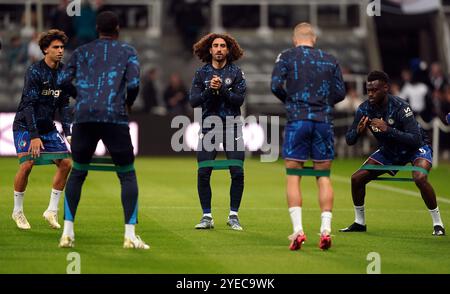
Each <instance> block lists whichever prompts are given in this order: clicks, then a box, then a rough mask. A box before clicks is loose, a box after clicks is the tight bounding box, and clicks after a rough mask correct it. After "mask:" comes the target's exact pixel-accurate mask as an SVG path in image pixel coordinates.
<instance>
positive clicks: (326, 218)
mask: <svg viewBox="0 0 450 294" xmlns="http://www.w3.org/2000/svg"><path fill="white" fill-rule="evenodd" d="M332 216H333V214H332V213H331V211H324V212H322V214H321V218H322V225H321V226H320V233H321V234H322V233H328V234H331V218H332Z"/></svg>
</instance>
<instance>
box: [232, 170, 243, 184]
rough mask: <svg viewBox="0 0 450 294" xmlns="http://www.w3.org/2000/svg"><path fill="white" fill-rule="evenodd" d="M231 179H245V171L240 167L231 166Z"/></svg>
mask: <svg viewBox="0 0 450 294" xmlns="http://www.w3.org/2000/svg"><path fill="white" fill-rule="evenodd" d="M230 174H231V179H232V180H233V181H239V182H241V181H242V182H243V181H244V171H243V170H242V168H240V167H231V168H230Z"/></svg>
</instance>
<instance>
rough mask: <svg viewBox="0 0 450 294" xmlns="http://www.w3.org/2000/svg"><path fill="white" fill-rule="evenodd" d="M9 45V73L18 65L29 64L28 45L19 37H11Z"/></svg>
mask: <svg viewBox="0 0 450 294" xmlns="http://www.w3.org/2000/svg"><path fill="white" fill-rule="evenodd" d="M9 45H10V47H9V50H8V51H7V53H6V55H7V62H8V71H11V70H13V69H14V67H15V66H16V65H17V64H25V63H26V62H27V45H26V44H25V43H24V42H22V40H21V38H20V36H18V35H16V36H12V37H11V39H10V41H9Z"/></svg>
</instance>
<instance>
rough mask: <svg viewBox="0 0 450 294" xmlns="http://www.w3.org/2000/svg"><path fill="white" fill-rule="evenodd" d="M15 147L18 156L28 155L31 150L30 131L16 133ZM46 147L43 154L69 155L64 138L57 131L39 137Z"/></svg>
mask: <svg viewBox="0 0 450 294" xmlns="http://www.w3.org/2000/svg"><path fill="white" fill-rule="evenodd" d="M13 135H14V146H15V147H16V152H17V154H20V153H28V148H30V142H31V138H30V134H29V133H28V131H15V132H13ZM39 137H40V138H41V140H42V144H43V145H44V148H45V149H44V150H42V153H69V150H68V149H67V146H66V143H65V142H64V138H63V137H62V136H61V134H60V133H58V131H57V130H53V131H51V132H49V133H47V134H43V135H39Z"/></svg>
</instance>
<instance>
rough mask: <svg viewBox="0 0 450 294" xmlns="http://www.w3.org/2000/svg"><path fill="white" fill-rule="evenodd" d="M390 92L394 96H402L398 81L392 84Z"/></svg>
mask: <svg viewBox="0 0 450 294" xmlns="http://www.w3.org/2000/svg"><path fill="white" fill-rule="evenodd" d="M390 92H391V94H392V95H394V96H400V83H399V82H397V81H393V82H391V87H390Z"/></svg>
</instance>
